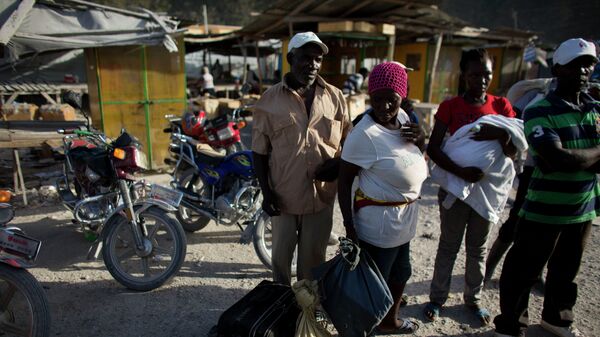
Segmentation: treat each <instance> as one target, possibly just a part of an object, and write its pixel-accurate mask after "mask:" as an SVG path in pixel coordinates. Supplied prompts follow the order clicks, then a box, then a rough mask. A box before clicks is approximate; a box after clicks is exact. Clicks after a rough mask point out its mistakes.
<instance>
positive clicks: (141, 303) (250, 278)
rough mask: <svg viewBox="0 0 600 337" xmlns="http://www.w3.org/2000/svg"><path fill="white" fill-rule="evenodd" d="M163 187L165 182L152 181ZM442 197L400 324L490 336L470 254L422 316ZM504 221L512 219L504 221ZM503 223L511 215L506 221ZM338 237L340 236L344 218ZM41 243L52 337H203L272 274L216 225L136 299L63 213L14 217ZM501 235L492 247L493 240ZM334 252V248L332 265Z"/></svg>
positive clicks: (587, 261)
mask: <svg viewBox="0 0 600 337" xmlns="http://www.w3.org/2000/svg"><path fill="white" fill-rule="evenodd" d="M154 179H155V180H159V181H162V182H165V181H167V179H168V176H166V175H162V176H158V177H154ZM436 191H437V188H436V187H435V186H433V185H432V184H431V183H429V182H427V183H426V185H425V187H424V190H423V198H422V199H421V200H420V201H419V203H420V206H421V212H420V219H419V220H420V221H419V227H418V231H417V235H416V237H415V238H414V240H413V241H412V243H411V254H412V257H411V260H412V262H413V275H412V277H411V279H410V281H409V285H408V286H407V289H406V292H407V294H408V295H409V303H408V306H407V307H406V308H405V309H404V310H403V311H402V315H403V316H406V317H413V318H415V319H417V320H418V321H419V322H421V328H420V329H419V331H418V332H417V334H416V335H418V336H480V337H491V336H493V329H492V327H481V326H480V324H479V323H478V321H477V320H476V319H475V317H474V316H473V315H472V314H471V313H470V312H469V311H467V310H466V309H465V308H464V306H463V305H462V289H463V287H464V282H463V272H464V248H463V250H462V251H461V252H460V253H459V258H458V260H457V263H456V266H455V268H454V273H453V279H452V289H451V297H450V299H449V301H448V303H447V305H446V307H445V309H444V310H443V312H442V316H441V318H440V319H439V320H438V321H436V322H435V323H425V322H424V318H423V315H422V310H423V307H424V304H425V303H426V302H427V300H428V293H429V283H430V280H431V277H432V274H433V264H434V259H435V252H436V248H437V240H438V238H439V218H438V209H437V202H436ZM506 213H507V212H506ZM506 215H507V214H505V216H506ZM334 222H335V228H334V231H336V232H337V233H343V230H342V225H341V216H340V213H339V210H337V209H336V213H335V219H334ZM12 223H13V224H14V225H17V226H20V227H22V228H23V229H25V230H26V232H27V233H28V234H29V235H31V236H33V237H36V238H38V239H41V240H42V241H43V246H42V249H41V253H40V257H39V260H38V263H37V267H35V268H33V269H31V272H32V273H33V274H34V275H35V276H36V277H37V279H38V280H39V281H40V282H41V283H42V284H43V286H44V288H45V289H46V293H47V295H48V298H49V301H50V306H51V314H52V331H51V335H53V336H69V337H76V336H127V337H134V336H206V334H207V333H208V331H209V330H210V328H211V327H212V326H213V325H214V324H216V322H217V320H218V318H219V315H220V314H221V313H222V312H223V311H224V310H225V309H227V308H228V307H229V306H230V305H232V304H233V303H234V302H236V301H237V300H238V299H239V298H241V297H242V296H243V295H244V294H246V293H247V292H248V291H249V290H250V289H252V288H253V287H254V286H255V285H256V284H258V283H259V282H260V281H261V280H263V279H268V278H270V276H271V275H270V272H269V271H268V270H267V269H265V268H264V267H263V265H262V264H261V263H260V261H259V260H258V258H257V257H256V254H255V253H254V250H253V248H252V246H250V245H241V244H238V243H237V242H238V239H239V234H240V233H239V230H238V229H237V228H235V227H223V226H216V225H215V224H214V223H211V224H210V225H209V226H208V227H207V228H205V229H204V230H202V231H201V232H198V233H194V234H188V236H187V240H188V250H187V256H186V260H185V263H184V264H183V267H182V268H181V271H180V272H179V274H178V275H177V276H176V277H175V278H174V279H173V280H172V281H171V282H170V283H168V284H166V285H164V286H162V287H161V288H159V289H156V290H154V291H151V292H146V293H138V292H132V291H129V290H127V289H125V288H124V287H122V286H121V285H120V284H118V283H117V282H116V281H114V280H113V279H112V278H111V276H110V274H109V273H108V272H107V271H106V269H105V267H104V264H103V262H102V261H101V260H98V261H88V260H86V253H87V249H88V247H89V244H88V243H87V242H86V241H85V240H84V238H83V235H82V233H80V232H79V230H78V228H76V227H75V226H74V225H73V224H71V222H70V214H69V213H68V212H67V211H65V210H64V209H63V208H62V206H60V205H58V204H52V205H46V206H30V207H27V208H19V209H17V216H16V218H15V219H14V220H13V222H12ZM496 232H497V227H496V228H495V229H494V232H493V234H492V235H491V238H495V236H496ZM334 251H335V247H330V249H329V256H333V253H334ZM499 273H500V268H498V270H497V271H496V277H495V280H496V281H495V282H493V284H492V286H491V287H490V288H488V289H487V290H486V291H485V294H484V299H483V304H484V305H485V306H486V307H487V308H488V309H489V310H490V311H491V312H492V314H493V315H496V314H498V290H497V278H498V276H499ZM599 281H600V233H599V231H598V227H594V228H593V235H592V237H591V240H590V242H589V244H588V249H587V252H586V254H585V257H584V261H583V264H582V266H581V271H580V273H579V276H578V283H579V301H578V303H577V305H576V307H575V313H576V321H575V323H576V325H577V326H578V327H579V329H580V330H582V331H583V332H584V333H585V334H586V336H600V320H599V319H598V317H600V305H599V304H600V282H599ZM541 302H542V297H541V296H540V294H537V293H534V294H532V296H531V301H530V317H531V323H532V325H531V327H530V328H529V330H528V334H527V336H529V337H545V336H551V335H550V334H548V333H545V332H544V331H543V330H542V329H541V328H540V327H539V325H538V323H539V319H540V310H541V309H540V308H541Z"/></svg>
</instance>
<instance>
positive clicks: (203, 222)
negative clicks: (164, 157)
mask: <svg viewBox="0 0 600 337" xmlns="http://www.w3.org/2000/svg"><path fill="white" fill-rule="evenodd" d="M193 175H194V169H193V168H190V169H188V170H186V171H185V172H183V173H182V174H181V175H180V178H179V180H178V182H179V185H180V186H183V187H186V188H187V187H188V184H189V183H190V180H192V176H193ZM191 188H192V191H193V192H194V193H196V194H199V195H202V194H203V193H205V191H204V183H203V182H202V179H200V178H198V181H197V182H196V184H194V185H193V186H191ZM176 216H177V220H179V223H181V227H183V229H184V230H185V231H186V232H190V233H193V232H196V231H199V230H201V229H203V228H204V227H206V226H207V225H208V223H209V222H210V218H208V217H205V216H203V215H201V214H198V213H196V212H194V210H193V209H190V208H187V207H185V206H183V205H179V209H177V213H176Z"/></svg>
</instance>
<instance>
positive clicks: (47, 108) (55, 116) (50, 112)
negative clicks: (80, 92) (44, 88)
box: [38, 104, 75, 121]
mask: <svg viewBox="0 0 600 337" xmlns="http://www.w3.org/2000/svg"><path fill="white" fill-rule="evenodd" d="M38 116H39V117H40V119H42V120H45V121H74V120H75V109H74V108H73V107H72V106H70V105H69V104H44V105H42V106H41V107H40V109H39V111H38Z"/></svg>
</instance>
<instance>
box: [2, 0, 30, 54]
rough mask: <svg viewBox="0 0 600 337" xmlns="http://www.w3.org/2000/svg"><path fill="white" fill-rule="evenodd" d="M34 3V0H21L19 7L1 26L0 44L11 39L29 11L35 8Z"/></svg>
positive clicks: (6, 42)
mask: <svg viewBox="0 0 600 337" xmlns="http://www.w3.org/2000/svg"><path fill="white" fill-rule="evenodd" d="M34 3H35V1H34V0H21V2H20V3H19V6H18V7H17V9H16V10H15V11H14V12H12V14H11V15H10V16H9V17H8V19H7V20H6V22H5V23H4V24H3V25H2V27H0V44H4V45H6V44H8V41H10V39H11V38H12V37H13V35H14V34H15V33H16V31H17V30H18V29H19V26H21V23H22V22H23V20H24V19H25V17H26V16H27V14H28V13H29V11H30V10H31V9H32V8H33V4H34Z"/></svg>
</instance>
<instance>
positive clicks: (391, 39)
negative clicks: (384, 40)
mask: <svg viewBox="0 0 600 337" xmlns="http://www.w3.org/2000/svg"><path fill="white" fill-rule="evenodd" d="M395 48H396V35H390V36H388V50H387V57H386V58H387V60H388V61H393V60H394V49H395Z"/></svg>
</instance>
